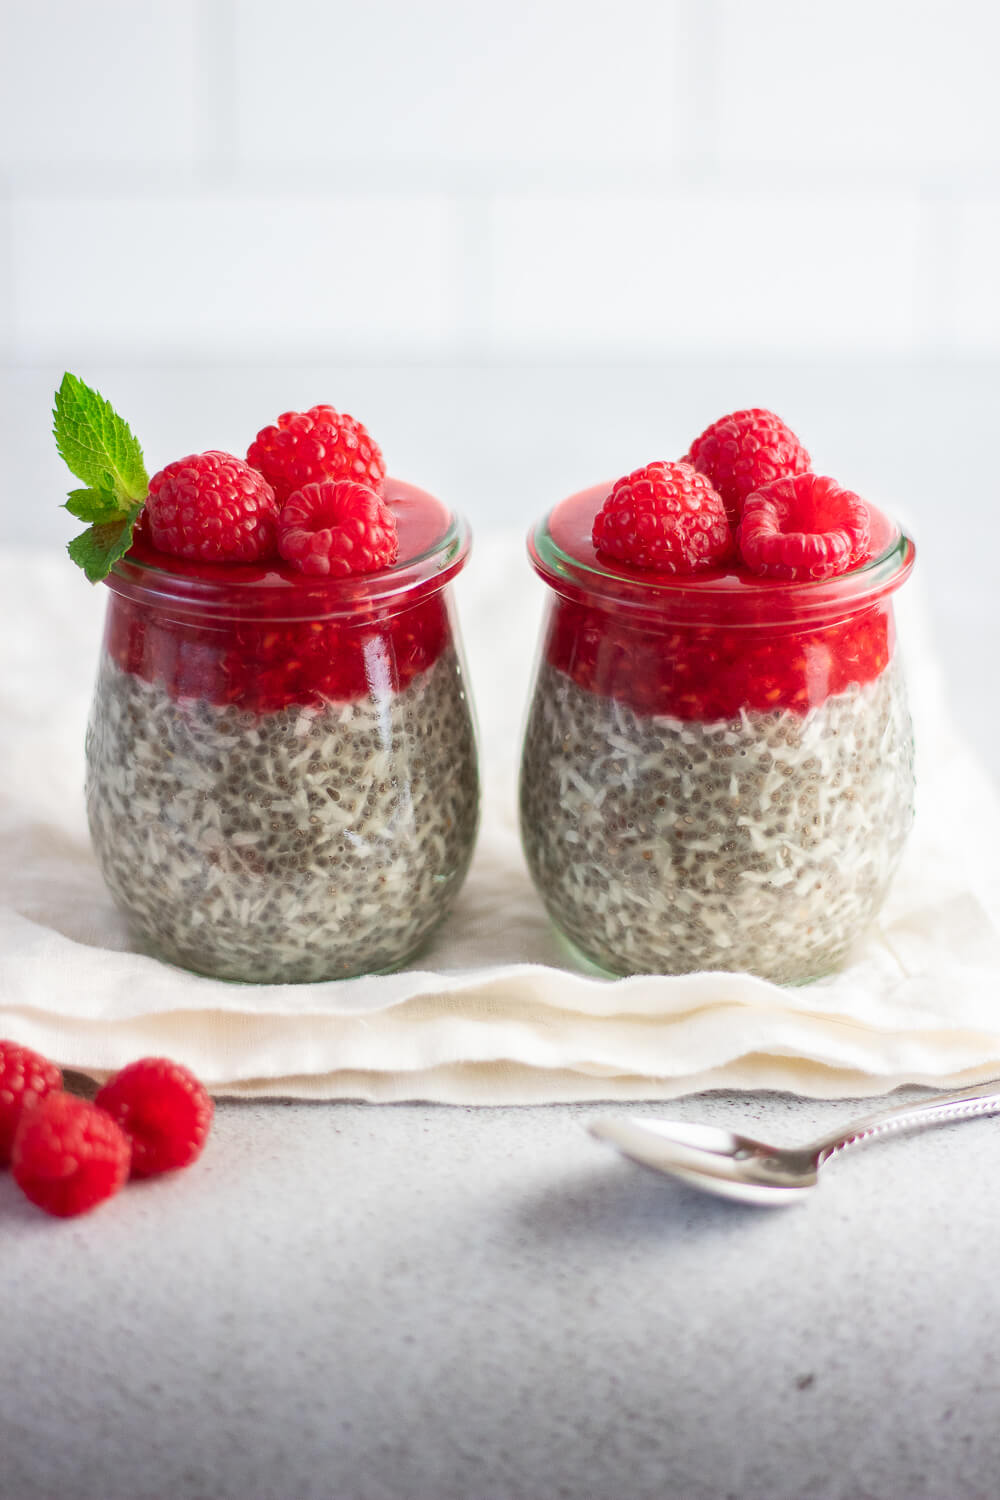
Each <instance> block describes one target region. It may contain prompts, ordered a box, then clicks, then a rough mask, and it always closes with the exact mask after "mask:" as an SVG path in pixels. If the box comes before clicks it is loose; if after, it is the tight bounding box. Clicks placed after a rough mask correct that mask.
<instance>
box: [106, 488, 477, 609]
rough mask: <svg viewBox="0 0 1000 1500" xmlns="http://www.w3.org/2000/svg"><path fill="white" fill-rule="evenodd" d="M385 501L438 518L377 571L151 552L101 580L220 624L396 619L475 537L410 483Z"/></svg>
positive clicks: (453, 569)
mask: <svg viewBox="0 0 1000 1500" xmlns="http://www.w3.org/2000/svg"><path fill="white" fill-rule="evenodd" d="M384 497H385V499H386V500H387V501H389V502H390V503H394V502H395V503H404V504H405V503H409V504H421V503H430V504H431V505H433V506H434V507H436V508H437V510H438V511H439V513H440V518H441V529H440V531H437V532H435V534H434V536H433V540H431V541H429V542H427V544H426V545H424V546H422V547H419V548H418V549H417V550H415V551H414V552H413V553H411V554H410V555H408V556H406V557H405V558H404V559H403V560H402V561H400V562H397V563H393V564H392V565H391V566H389V567H387V568H382V569H380V570H379V571H378V572H376V573H357V574H352V575H351V576H349V577H347V578H329V577H319V576H316V575H311V574H305V573H297V572H296V571H295V570H294V569H292V568H291V567H289V566H287V565H284V564H280V563H277V562H270V561H269V562H261V563H205V564H200V565H195V566H190V565H185V562H184V560H183V559H175V558H171V557H169V556H167V555H166V554H162V557H163V561H162V562H160V561H159V559H158V557H155V556H152V555H149V554H147V555H145V556H136V555H133V554H132V553H127V554H126V555H125V557H123V558H121V559H119V561H118V562H116V563H115V565H114V567H113V569H112V571H111V572H110V573H109V574H108V576H107V578H106V579H105V580H104V582H105V583H106V584H107V585H108V587H109V588H110V589H111V590H112V591H113V592H114V593H116V594H118V595H120V596H121V597H123V598H126V599H128V600H130V601H131V602H132V603H134V604H138V605H144V606H147V607H150V608H154V609H157V610H161V611H167V612H169V613H170V614H172V615H176V614H182V615H186V616H192V615H193V616H199V617H205V616H208V617H211V618H213V619H218V620H227V619H228V620H233V619H242V620H247V619H260V620H268V621H273V622H275V623H278V622H280V621H295V620H300V621H301V620H325V619H334V618H339V617H346V616H350V615H353V614H356V613H357V611H358V610H359V609H361V610H363V611H364V612H365V613H366V614H368V615H371V614H376V615H379V614H382V615H384V614H395V613H399V612H400V611H401V610H403V609H408V608H410V607H411V606H412V605H414V604H417V603H419V602H420V601H422V600H423V599H426V598H428V597H429V596H430V595H432V594H436V593H437V592H438V591H439V590H440V589H442V588H444V586H445V585H446V584H447V583H449V582H450V581H451V579H452V578H454V577H455V576H456V575H457V574H458V573H459V572H460V571H461V570H462V568H463V567H464V566H465V563H466V561H467V559H468V556H469V551H470V548H471V545H472V533H471V530H470V528H469V525H468V522H467V521H466V520H465V518H464V517H463V516H461V515H459V514H457V513H456V512H454V511H451V510H448V509H447V508H446V507H445V506H444V505H442V504H441V502H440V501H438V500H435V499H434V497H433V496H431V495H429V494H427V492H426V491H424V490H420V489H418V488H417V487H416V486H415V485H410V484H406V483H405V482H404V481H402V480H398V479H386V481H385V487H384ZM151 550H152V549H149V551H150V553H151ZM196 568H197V571H196Z"/></svg>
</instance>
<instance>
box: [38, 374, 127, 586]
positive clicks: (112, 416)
mask: <svg viewBox="0 0 1000 1500" xmlns="http://www.w3.org/2000/svg"><path fill="white" fill-rule="evenodd" d="M52 415H53V417H54V432H55V439H56V447H57V448H58V449H59V453H60V456H61V457H62V458H63V459H64V460H65V462H66V464H67V466H68V467H69V469H70V471H71V473H73V474H75V475H76V477H77V479H82V480H83V482H84V484H86V485H90V486H91V487H92V488H93V489H97V490H110V491H111V493H112V494H113V495H114V496H115V497H116V499H117V500H118V501H119V502H120V504H119V511H120V512H121V513H122V514H123V515H124V514H126V513H127V512H128V510H129V508H130V506H132V505H135V504H136V503H137V502H141V501H143V500H145V498H146V492H147V490H148V489H149V480H148V478H147V477H146V468H145V465H144V463H143V458H142V449H141V448H140V447H139V444H138V443H137V442H136V440H135V438H134V437H133V436H132V433H131V430H130V429H129V426H128V423H127V422H124V421H123V420H122V418H121V417H120V416H118V414H117V412H116V411H115V410H114V408H113V407H112V406H111V405H110V404H109V403H108V402H107V401H105V400H104V398H103V396H101V395H99V394H98V392H97V391H94V390H91V388H90V386H89V385H84V383H83V381H82V380H80V379H78V378H77V376H76V375H70V374H69V373H68V372H67V373H66V374H65V375H64V376H63V380H62V385H60V387H59V389H58V391H56V404H55V410H54V412H53V414H52ZM88 576H89V575H88Z"/></svg>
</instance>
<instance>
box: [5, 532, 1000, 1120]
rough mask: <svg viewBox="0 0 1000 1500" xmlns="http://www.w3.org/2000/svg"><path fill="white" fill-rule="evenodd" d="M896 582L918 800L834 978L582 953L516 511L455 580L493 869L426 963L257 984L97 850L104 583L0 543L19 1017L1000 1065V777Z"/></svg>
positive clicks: (539, 1053) (625, 1059)
mask: <svg viewBox="0 0 1000 1500" xmlns="http://www.w3.org/2000/svg"><path fill="white" fill-rule="evenodd" d="M917 592H918V590H917V588H916V587H915V585H914V584H909V585H907V586H906V588H905V589H904V590H903V593H902V596H900V599H899V620H900V636H901V640H902V643H903V649H904V656H905V660H906V664H907V669H908V672H909V676H910V685H911V697H912V700H913V708H914V717H915V721H916V726H917V734H918V778H919V787H918V802H917V823H916V827H915V830H914V833H913V835H912V838H911V841H910V844H909V846H908V849H907V853H906V855H905V858H904V864H903V867H902V869H901V871H900V873H899V875H898V877H897V880H896V883H895V885H894V888H893V890H892V892H891V894H890V898H889V901H888V903H887V905H886V907H885V910H884V912H883V914H882V917H881V919H880V920H879V922H878V924H877V925H876V926H875V927H874V929H873V930H872V931H871V933H870V934H869V935H868V937H867V938H866V939H865V940H864V941H863V942H862V943H861V944H860V946H859V948H858V951H857V953H856V955H855V957H854V960H853V962H852V963H851V964H850V966H849V967H848V968H847V969H846V970H845V971H844V972H843V973H841V974H840V975H837V976H836V977H834V978H830V979H825V980H822V981H820V982H818V983H816V984H813V985H810V986H806V987H803V988H796V989H782V988H779V987H778V986H776V985H773V984H769V983H766V982H765V981H763V980H760V979H755V978H752V977H751V976H749V975H746V974H697V975H691V976H687V977H682V978H666V977H638V978H632V979H621V980H616V981H609V980H604V979H597V978H593V977H591V976H590V975H588V974H585V973H583V972H581V971H580V970H579V969H578V968H576V967H575V966H574V965H573V963H572V961H571V960H570V959H568V958H567V956H566V953H565V951H564V950H563V948H562V946H561V944H560V943H559V941H558V940H557V939H556V937H555V936H554V934H553V933H552V930H551V928H550V927H549V924H548V921H547V918H546V915H545V912H544V910H543V908H542V905H541V903H540V901H539V899H538V897H537V896H536V894H535V892H534V890H533V887H532V885H531V882H530V879H529V877H528V874H527V870H526V868H525V865H524V861H523V858H522V856H521V852H520V846H519V841H518V835H517V816H516V801H515V798H516V771H517V755H518V748H519V738H520V731H521V726H522V722H523V718H524V712H525V706H526V699H527V694H528V690H529V685H530V678H531V669H532V664H533V661H534V656H535V652H536V649H537V639H536V638H537V632H538V624H539V620H540V616H541V605H542V600H543V595H544V589H543V586H542V585H541V584H540V583H539V582H538V581H537V580H536V579H535V578H534V576H533V575H532V573H531V572H530V570H529V568H528V565H527V561H526V559H525V555H524V548H523V542H522V539H521V538H520V537H510V536H504V537H486V538H483V539H481V540H480V541H479V542H478V544H477V547H476V549H475V552H474V555H473V560H472V562H471V563H470V566H469V568H468V571H467V573H466V574H465V575H464V577H463V578H462V579H461V580H460V581H459V588H458V601H459V610H460V615H461V618H462V622H463V627H464V633H465V638H466V643H467V648H468V656H469V665H470V672H471V680H472V685H473V691H474V694H475V697H476V700H477V704H478V709H479V719H480V725H481V731H482V750H483V768H484V783H485V802H484V817H483V826H482V833H481V836H480V841H479V845H478V850H477V853H476V857H475V861H474V864H473V867H472V871H471V873H470V875H469V879H468V881H467V883H466V886H465V888H464V890H463V892H462V894H461V896H460V897H459V900H458V902H457V904H456V906H455V908H454V910H453V912H452V914H451V916H450V918H449V919H448V921H447V923H446V924H445V926H444V927H443V928H442V929H441V930H440V931H439V932H438V934H437V936H436V937H435V938H434V940H433V941H432V943H431V944H430V946H429V947H428V948H427V950H426V952H425V953H424V955H423V957H422V960H421V964H420V967H419V968H417V969H411V970H408V971H405V972H403V973H399V974H393V975H388V976H378V977H371V978H362V979H352V980H341V981H339V982H331V983H325V984H312V985H264V986H251V985H238V984H227V983H224V982H220V981H216V980H212V979H206V978H202V977H199V976H197V975H194V974H188V973H186V972H184V971H182V970H180V969H176V968H173V967H171V966H170V965H167V964H163V963H161V962H159V961H157V960H155V959H153V958H150V957H148V956H146V955H144V954H143V953H142V952H140V951H138V950H137V945H136V944H135V943H134V942H133V941H132V940H131V939H130V935H129V932H128V929H127V927H126V925H125V923H124V921H123V919H122V918H121V916H120V915H119V914H118V912H117V911H116V909H115V907H114V906H113V904H112V902H111V900H110V898H109V896H108V895H107V892H106V891H105V889H104V886H103V883H102V881H101V878H100V875H99V874H98V871H97V867H96V865H95V862H94V859H93V856H92V854H91V850H90V843H89V839H88V834H87V828H86V820H85V815H84V806H83V793H82V783H83V731H84V725H85V721H86V716H87V711H88V707H89V699H90V688H91V683H92V680H93V676H94V671H95V668H96V662H97V651H98V644H99V639H100V629H101V620H102V617H103V609H104V603H105V599H106V591H105V590H104V589H103V588H100V587H99V588H97V589H92V588H91V587H90V586H89V585H88V584H87V583H86V582H85V581H84V580H83V578H82V575H78V574H77V573H76V570H75V569H74V568H73V567H72V565H71V564H70V563H69V561H68V560H67V559H65V558H63V557H58V556H56V557H51V556H41V555H37V554H33V553H20V554H14V555H10V554H8V555H7V556H0V629H2V632H3V634H2V639H3V641H4V642H5V648H4V665H3V667H2V669H0V751H2V762H0V763H2V765H3V776H2V778H0V1036H9V1037H13V1038H15V1039H16V1040H19V1041H21V1042H23V1043H25V1044H27V1045H29V1046H32V1047H36V1048H38V1049H39V1050H40V1051H41V1052H44V1053H45V1054H47V1055H48V1056H49V1057H51V1058H53V1059H54V1060H55V1061H57V1062H58V1063H60V1064H62V1065H63V1066H66V1067H72V1068H75V1069H79V1070H81V1071H83V1072H87V1073H91V1074H93V1075H94V1076H95V1077H98V1078H100V1077H103V1076H105V1075H106V1074H107V1073H108V1072H109V1071H112V1070H114V1069H115V1068H118V1067H120V1066H121V1065H122V1064H124V1063H125V1062H127V1061H129V1060H130V1059H132V1058H134V1057H137V1056H141V1055H143V1054H150V1053H157V1054H166V1055H168V1056H171V1057H174V1058H176V1059H178V1060H179V1061H182V1062H184V1063H186V1064H187V1065H188V1066H189V1067H191V1068H193V1069H194V1070H195V1072H196V1073H198V1074H199V1075H200V1076H201V1077H202V1078H203V1079H204V1080H205V1082H206V1083H207V1084H208V1085H209V1087H210V1088H211V1089H212V1090H213V1092H216V1093H222V1094H258V1095H260V1094H264V1095H266V1094H273V1095H297V1096H301V1097H309V1098H358V1099H368V1100H377V1101H388V1100H403V1099H426V1100H438V1101H442V1102H448V1103H452V1104H465V1105H469V1104H511V1103H531V1104H537V1103H545V1102H548V1101H556V1100H582V1099H642V1098H649V1099H653V1098H666V1097H669V1096H671V1095H674V1094H679V1093H687V1092H691V1091H695V1090H700V1089H705V1088H713V1087H727V1088H747V1089H750V1088H781V1089H788V1090H792V1091H795V1092H798V1093H801V1094H807V1095H814V1096H831V1097H832V1096H835V1095H861V1094H875V1093H882V1092H884V1091H886V1090H888V1089H890V1088H893V1087H895V1086H897V1085H899V1084H902V1083H932V1084H939V1085H945V1084H948V1083H953V1082H954V1083H959V1082H962V1083H965V1082H973V1081H977V1080H979V1079H982V1078H987V1077H990V1076H991V1075H993V1074H1000V1001H998V995H1000V859H998V851H1000V803H998V799H997V796H996V794H995V792H994V790H993V787H992V785H991V783H990V781H989V780H988V778H987V777H986V776H985V774H984V773H983V772H982V771H981V770H980V769H979V767H978V766H977V765H976V763H975V761H974V759H973V758H972V757H971V755H970V754H969V753H968V752H967V751H966V750H965V749H964V748H963V746H962V745H961V744H960V743H959V742H958V741H957V740H956V738H955V736H954V734H953V733H952V731H951V730H950V728H949V727H948V723H947V715H946V711H945V706H944V703H943V700H942V695H941V690H940V683H939V681H938V675H937V671H936V668H935V666H934V664H933V661H932V659H931V656H930V655H929V652H928V647H927V642H926V640H925V639H924V631H923V628H922V619H921V615H920V611H919V609H917V608H915V603H916V593H917Z"/></svg>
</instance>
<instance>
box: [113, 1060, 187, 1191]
mask: <svg viewBox="0 0 1000 1500" xmlns="http://www.w3.org/2000/svg"><path fill="white" fill-rule="evenodd" d="M94 1102H95V1103H96V1104H98V1105H99V1106H100V1107H101V1109H103V1110H106V1111H107V1113H108V1114H109V1115H110V1116H111V1118H112V1119H113V1120H114V1121H115V1122H116V1123H117V1124H118V1125H120V1126H121V1128H122V1130H124V1131H125V1133H126V1135H128V1136H129V1138H130V1139H131V1142H132V1176H133V1177H155V1176H156V1175H157V1174H158V1173H159V1172H173V1171H175V1170H176V1169H177V1168H178V1167H189V1166H190V1165H191V1163H192V1162H193V1161H197V1159H198V1157H199V1156H200V1155H201V1151H202V1147H203V1146H204V1144H205V1141H206V1138H207V1136H208V1131H209V1127H210V1126H211V1124H212V1115H213V1114H214V1112H215V1106H214V1105H213V1103H212V1100H211V1097H210V1095H209V1094H208V1092H207V1090H206V1089H205V1087H204V1085H203V1084H201V1083H199V1082H198V1080H197V1078H196V1077H195V1076H194V1074H193V1073H192V1072H191V1071H190V1070H189V1069H188V1068H185V1067H183V1066H182V1065H181V1064H180V1063H175V1062H171V1061H170V1060H169V1058H166V1057H143V1058H140V1059H139V1061H138V1062H134V1063H129V1065H128V1066H127V1067H125V1068H122V1070H121V1072H120V1073H116V1074H115V1076H114V1078H111V1079H109V1080H108V1082H107V1083H106V1084H105V1085H104V1087H103V1088H101V1089H99V1090H98V1093H97V1098H96V1099H95V1101H94Z"/></svg>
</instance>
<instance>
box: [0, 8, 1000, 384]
mask: <svg viewBox="0 0 1000 1500" xmlns="http://www.w3.org/2000/svg"><path fill="white" fill-rule="evenodd" d="M998 54H1000V11H997V10H996V9H995V8H994V7H992V6H991V5H990V4H988V3H987V0H950V3H949V4H948V5H947V6H945V5H944V4H943V3H937V0H910V3H909V4H908V5H907V6H906V7H900V6H899V5H898V4H897V3H896V0H841V3H840V4H839V5H838V6H836V7H829V6H823V5H819V4H802V3H798V0H617V3H614V4H612V3H608V0H508V3H507V4H505V5H504V6H490V7H486V6H480V5H476V4H473V3H470V0H420V3H414V0H366V3H358V0H350V3H346V0H334V3H330V0H325V3H324V0H284V3H283V4H281V5H278V4H276V3H273V0H142V3H135V0H87V3H86V4H79V3H78V0H2V3H0V276H2V284H0V341H2V344H0V363H4V362H6V363H7V364H17V365H25V364H32V363H38V362H44V361H47V360H49V359H66V360H68V359H70V358H72V359H75V360H77V361H78V362H82V361H84V360H85V359H86V358H87V357H88V356H90V357H93V358H95V359H98V358H106V357H107V358H115V359H117V360H128V359H134V360H135V361H137V362H139V361H141V362H144V363H149V362H151V361H155V360H157V359H170V360H176V359H187V360H191V361H196V360H199V359H202V360H204V359H208V360H225V359H232V358H236V359H240V360H243V359H248V358H260V359H262V360H266V359H268V358H269V357H272V356H275V355H277V356H281V357H292V356H300V357H315V356H323V357H332V358H337V359H340V360H344V359H354V360H359V359H368V360H377V359H381V358H395V357H397V356H400V355H405V356H406V357H407V358H417V359H427V360H435V359H440V358H450V359H476V360H489V359H491V358H494V357H495V358H509V357H511V356H512V355H514V356H517V357H530V356H533V355H535V354H537V355H538V356H539V357H542V358H546V357H552V356H555V357H560V356H561V355H565V356H566V357H578V356H579V355H580V353H581V352H582V351H586V352H587V353H588V354H589V355H592V356H594V357H597V358H605V357H606V358H612V359H614V358H619V357H625V358H627V357H630V356H639V357H642V358H649V357H660V358H663V359H665V360H671V359H677V358H678V357H685V356H688V355H700V354H702V353H703V354H705V355H706V356H708V357H714V356H717V355H718V354H719V353H724V352H731V353H733V354H736V355H739V356H741V357H756V356H759V355H770V354H774V355H777V356H781V357H785V356H790V355H791V356H804V357H809V356H812V355H813V354H815V355H824V354H827V353H829V352H831V351H837V352H841V353H847V354H850V353H855V354H857V355H859V356H869V355H873V354H878V353H882V354H885V355H886V356H887V357H892V356H909V355H912V354H914V353H916V354H921V353H924V354H929V355H948V354H955V355H958V356H961V355H965V354H971V355H975V356H977V357H981V356H993V355H996V354H998V353H1000V278H998V276H997V274H996V269H995V268H996V265H997V263H998V257H997V250H998V248H1000V246H998V239H1000V184H998V181H997V171H998V168H1000V91H998V90H997V89H996V87H995V85H994V80H993V72H994V60H995V58H996V56H997V55H998Z"/></svg>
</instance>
